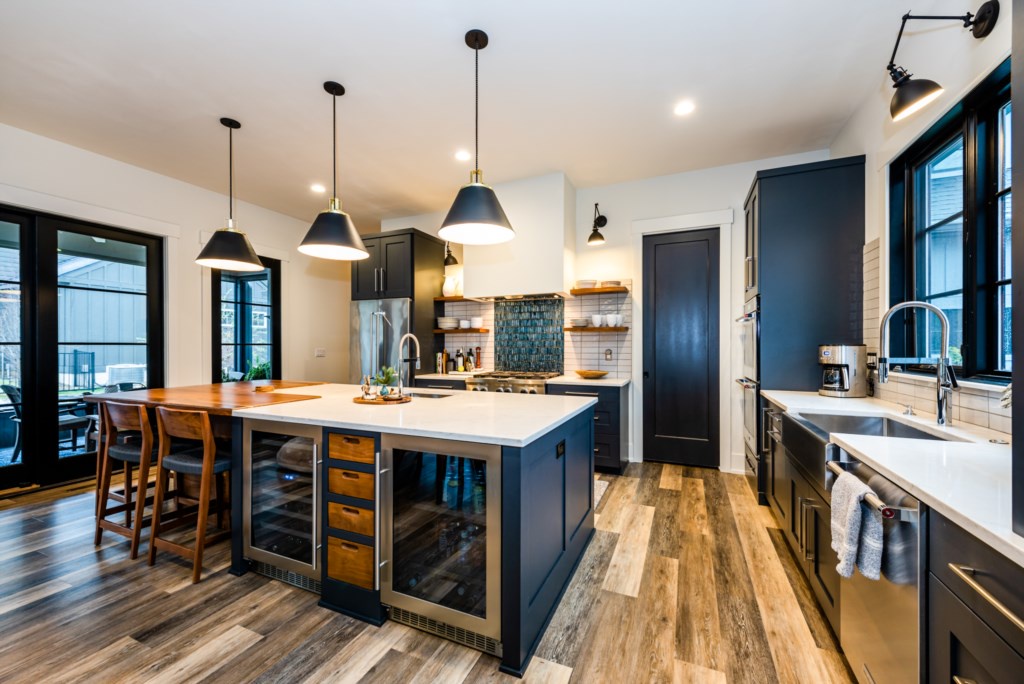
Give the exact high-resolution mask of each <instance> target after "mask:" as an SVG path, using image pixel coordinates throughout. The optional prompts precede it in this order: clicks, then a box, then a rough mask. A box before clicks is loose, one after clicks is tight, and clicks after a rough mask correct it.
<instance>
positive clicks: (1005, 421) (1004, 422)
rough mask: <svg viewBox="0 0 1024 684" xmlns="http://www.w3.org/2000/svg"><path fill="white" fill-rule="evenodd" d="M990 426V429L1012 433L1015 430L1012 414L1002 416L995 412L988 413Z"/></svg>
mask: <svg viewBox="0 0 1024 684" xmlns="http://www.w3.org/2000/svg"><path fill="white" fill-rule="evenodd" d="M988 427H989V429H990V430H995V431H997V432H1005V433H1006V434H1010V433H1011V432H1013V420H1012V419H1011V418H1010V416H1000V415H996V414H995V413H990V414H989V415H988Z"/></svg>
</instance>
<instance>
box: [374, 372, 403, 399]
mask: <svg viewBox="0 0 1024 684" xmlns="http://www.w3.org/2000/svg"><path fill="white" fill-rule="evenodd" d="M396 380H398V372H397V371H395V369H394V368H392V367H391V366H381V369H380V371H378V372H377V376H376V377H375V378H374V379H373V381H374V382H375V383H376V384H377V385H378V386H379V387H380V390H379V391H378V392H377V394H378V395H379V396H380V397H381V398H382V399H386V398H387V397H388V396H389V395H390V394H391V385H392V384H393V383H394V382H395V381H396Z"/></svg>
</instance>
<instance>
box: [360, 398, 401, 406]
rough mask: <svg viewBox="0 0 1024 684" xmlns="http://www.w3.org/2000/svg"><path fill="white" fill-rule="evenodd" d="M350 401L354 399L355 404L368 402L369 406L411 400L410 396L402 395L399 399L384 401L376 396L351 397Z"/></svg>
mask: <svg viewBox="0 0 1024 684" xmlns="http://www.w3.org/2000/svg"><path fill="white" fill-rule="evenodd" d="M352 401H354V402H355V403H357V404H369V405H371V406H381V405H383V404H408V403H409V402H410V401H412V397H402V398H401V399H389V400H387V401H385V400H384V399H380V398H377V399H363V398H362V397H352Z"/></svg>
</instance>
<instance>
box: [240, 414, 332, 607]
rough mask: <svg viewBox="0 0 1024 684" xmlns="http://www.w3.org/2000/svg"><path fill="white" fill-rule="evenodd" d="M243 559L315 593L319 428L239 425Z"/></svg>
mask: <svg viewBox="0 0 1024 684" xmlns="http://www.w3.org/2000/svg"><path fill="white" fill-rule="evenodd" d="M242 435H243V448H242V499H243V516H242V533H243V540H244V541H243V555H244V556H245V558H247V559H248V560H249V561H250V562H251V563H252V566H253V569H254V570H256V571H257V572H260V573H262V574H266V575H270V576H272V577H275V578H277V579H281V580H284V581H286V582H288V583H290V584H295V585H297V586H300V587H303V588H305V589H310V590H314V591H316V590H318V589H319V586H318V580H319V579H320V570H319V567H318V563H317V558H318V556H319V548H320V526H319V521H318V519H317V511H318V509H319V495H318V486H319V483H318V481H317V480H318V477H319V470H320V468H319V467H318V464H319V463H320V459H321V456H320V453H321V451H320V444H321V441H322V438H323V437H322V435H323V428H321V427H319V426H314V425H296V424H289V423H277V422H273V421H263V420H250V419H246V420H245V421H244V422H243V431H242Z"/></svg>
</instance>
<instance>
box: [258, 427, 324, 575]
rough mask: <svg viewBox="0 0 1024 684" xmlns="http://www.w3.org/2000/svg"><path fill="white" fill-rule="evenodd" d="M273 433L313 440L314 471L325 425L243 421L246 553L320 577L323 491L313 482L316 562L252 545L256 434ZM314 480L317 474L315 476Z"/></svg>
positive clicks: (286, 567)
mask: <svg viewBox="0 0 1024 684" xmlns="http://www.w3.org/2000/svg"><path fill="white" fill-rule="evenodd" d="M253 431H257V432H272V433H276V434H279V435H290V436H293V437H307V438H309V439H311V440H313V445H314V455H313V461H314V467H313V470H314V473H315V471H316V465H315V463H316V455H317V454H318V453H319V452H320V447H321V446H322V439H323V428H322V427H320V426H319V425H300V424H296V423H283V422H278V421H272V420H257V419H255V418H244V419H243V420H242V556H243V557H245V558H248V559H250V560H253V561H260V562H263V563H266V564H267V565H270V566H273V567H276V568H280V569H281V570H283V571H287V572H291V573H295V574H299V575H304V576H306V577H309V578H311V579H314V580H319V579H320V572H319V570H317V565H316V560H315V559H316V554H317V548H318V544H319V542H320V531H319V529H318V527H319V526H318V525H317V523H316V516H317V509H318V508H319V506H320V492H319V491H317V488H316V485H315V484H314V485H312V495H311V497H312V505H313V519H314V522H313V529H312V535H311V541H312V546H313V553H312V556H313V559H314V560H313V562H310V563H303V562H302V561H298V560H295V559H294V558H288V557H286V556H281V555H278V554H276V553H273V552H271V551H268V550H266V549H260V548H254V547H253V546H252V433H253ZM313 479H314V481H315V480H316V475H315V474H314V475H313Z"/></svg>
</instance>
